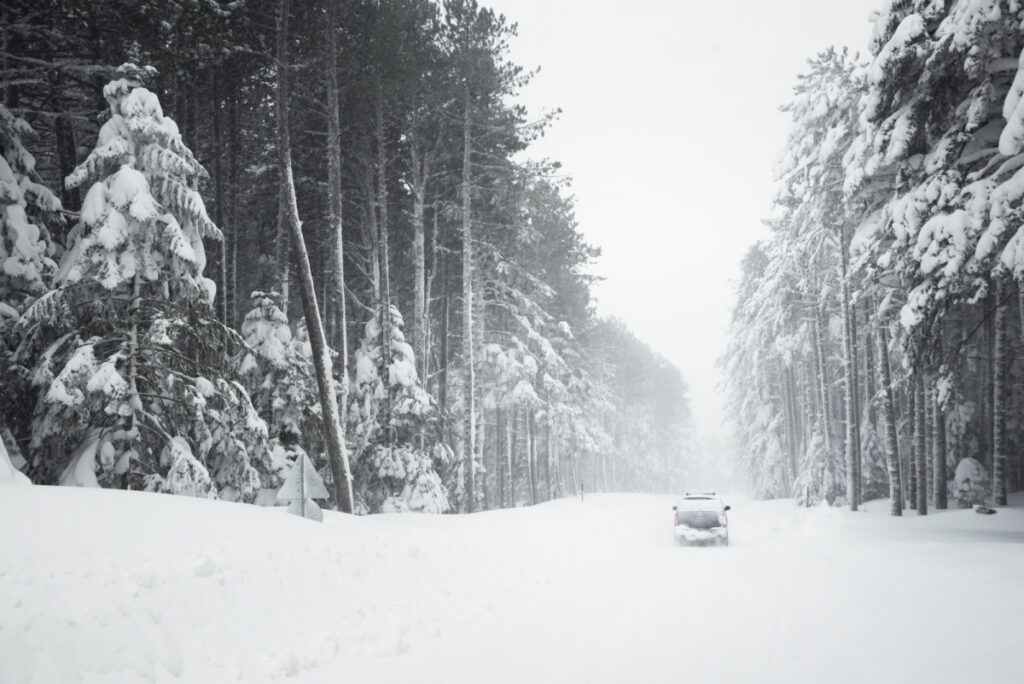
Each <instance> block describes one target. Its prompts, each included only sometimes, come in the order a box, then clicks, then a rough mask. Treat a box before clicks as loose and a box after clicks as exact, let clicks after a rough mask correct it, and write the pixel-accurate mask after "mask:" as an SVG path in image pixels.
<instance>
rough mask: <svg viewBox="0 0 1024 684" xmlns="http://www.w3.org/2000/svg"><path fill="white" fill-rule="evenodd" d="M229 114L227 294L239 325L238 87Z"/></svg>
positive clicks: (231, 316) (232, 317) (234, 323)
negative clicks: (229, 193)
mask: <svg viewBox="0 0 1024 684" xmlns="http://www.w3.org/2000/svg"><path fill="white" fill-rule="evenodd" d="M229 114H230V117H231V127H230V130H229V131H228V147H229V148H230V149H228V178H229V180H228V183H229V185H230V187H231V226H230V230H229V231H227V232H226V233H225V234H224V239H225V240H226V241H227V242H229V243H230V245H231V248H230V250H229V251H228V290H229V291H228V292H227V293H225V296H226V297H227V298H228V320H229V321H230V323H229V324H230V325H231V326H232V327H237V326H238V229H239V225H238V208H239V205H240V204H241V202H239V201H238V195H239V193H240V191H241V188H239V178H238V166H239V165H238V148H239V144H240V143H239V141H238V127H239V125H240V124H239V121H238V89H237V88H235V89H233V90H232V93H231V100H230V104H229Z"/></svg>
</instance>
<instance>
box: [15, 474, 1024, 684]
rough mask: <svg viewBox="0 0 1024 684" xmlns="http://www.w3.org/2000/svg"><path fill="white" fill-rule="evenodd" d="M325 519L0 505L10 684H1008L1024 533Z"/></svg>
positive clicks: (903, 525) (127, 501)
mask: <svg viewBox="0 0 1024 684" xmlns="http://www.w3.org/2000/svg"><path fill="white" fill-rule="evenodd" d="M1015 501H1016V503H1017V504H1018V506H1016V507H1014V508H1011V509H1007V510H1002V511H1000V513H999V514H998V515H995V516H980V515H976V514H974V513H972V512H970V511H949V512H942V513H938V514H933V515H930V516H928V517H927V518H917V517H915V516H914V515H913V514H910V515H909V516H908V517H906V518H903V519H900V520H893V519H890V518H888V517H887V516H886V515H885V503H884V502H875V503H871V504H869V505H868V511H867V512H865V513H858V514H851V513H848V512H844V511H838V510H829V509H812V510H804V509H799V508H796V507H795V506H794V505H793V504H792V502H790V501H774V502H751V501H746V500H729V501H728V503H730V504H732V506H733V510H732V512H731V513H730V521H731V527H732V532H731V541H732V545H731V546H730V547H729V548H714V547H706V548H705V547H701V548H679V547H677V546H675V545H674V543H673V541H672V538H671V529H670V528H671V518H672V511H671V505H672V499H671V498H668V497H657V496H644V495H629V494H617V495H598V496H588V497H587V500H586V502H585V503H580V502H579V501H578V500H563V501H558V502H554V503H550V504H544V505H541V506H537V507H534V508H529V509H519V510H514V511H496V512H489V513H482V514H477V515H472V516H374V517H371V518H351V517H345V516H338V515H333V514H327V520H326V523H325V524H323V525H317V524H315V523H312V522H308V521H303V520H300V519H298V518H294V517H290V516H286V515H283V514H282V511H281V510H279V509H278V510H268V509H259V508H256V507H251V506H240V505H234V504H224V503H220V502H212V501H198V500H192V499H184V498H178V497H169V496H162V495H149V494H140V493H129V492H111V491H95V490H76V489H67V488H61V489H58V488H43V487H17V488H15V487H3V488H2V489H0V519H2V520H3V521H4V522H3V524H2V526H0V664H2V665H0V683H2V684H22V683H27V682H76V681H87V682H136V681H139V682H143V681H157V682H167V681H190V682H221V681H245V682H261V681H273V680H277V679H279V678H283V679H287V678H289V677H293V678H294V679H293V681H302V682H336V681H340V680H345V681H358V682H378V681H379V682H392V681H394V682H483V681H487V682H526V681H536V682H568V681H571V682H625V681H630V682H669V681H671V682H678V681H715V682H787V683H788V682H815V683H818V682H823V681H827V682H857V683H858V684H863V683H864V682H886V683H890V682H929V683H933V682H962V681H973V680H990V681H991V680H993V678H995V681H1014V680H1015V677H1016V676H1017V675H1019V672H1020V666H1019V657H1020V653H1019V647H1020V645H1021V643H1024V642H1022V641H1021V638H1022V637H1021V635H1024V509H1022V508H1021V507H1020V505H1019V504H1020V503H1022V502H1021V501H1020V500H1019V499H1017V500H1015Z"/></svg>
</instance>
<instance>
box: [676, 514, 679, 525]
mask: <svg viewBox="0 0 1024 684" xmlns="http://www.w3.org/2000/svg"><path fill="white" fill-rule="evenodd" d="M675 523H676V525H678V524H679V514H678V513H676V514H675Z"/></svg>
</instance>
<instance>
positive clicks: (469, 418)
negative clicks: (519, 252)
mask: <svg viewBox="0 0 1024 684" xmlns="http://www.w3.org/2000/svg"><path fill="white" fill-rule="evenodd" d="M464 105H465V112H464V120H463V131H462V135H463V149H462V364H463V366H464V369H463V370H464V373H465V382H464V383H463V410H464V411H465V416H464V427H463V432H464V435H465V440H466V451H465V454H464V457H465V459H466V472H465V475H466V497H467V510H468V511H469V512H470V513H472V512H473V509H474V507H475V503H476V500H475V498H474V484H475V482H474V481H475V479H476V473H475V472H474V467H473V466H474V459H475V458H476V403H475V401H476V397H475V396H474V395H475V389H476V388H475V384H476V378H475V375H474V373H475V369H474V368H473V223H472V221H471V218H470V210H471V209H472V199H471V198H472V191H471V183H472V167H471V165H470V164H471V159H470V155H471V149H472V147H471V146H472V142H473V139H472V134H471V132H470V124H471V121H472V119H471V116H472V113H471V103H470V97H469V84H466V86H465V90H464Z"/></svg>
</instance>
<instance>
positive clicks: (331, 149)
mask: <svg viewBox="0 0 1024 684" xmlns="http://www.w3.org/2000/svg"><path fill="white" fill-rule="evenodd" d="M332 7H333V6H332V5H330V4H328V9H327V17H326V22H325V29H324V31H325V33H326V38H327V55H326V61H327V109H328V112H327V185H328V188H327V196H328V203H329V208H330V225H331V234H332V237H333V240H332V241H331V275H332V276H333V278H331V282H330V290H329V292H330V293H331V295H332V296H331V297H329V300H331V301H332V302H333V312H334V330H335V333H334V335H335V346H336V348H337V351H338V353H339V355H340V357H341V371H340V372H339V373H338V375H339V377H340V387H339V394H340V404H341V412H342V413H341V420H340V421H339V428H340V440H339V441H340V443H341V449H342V450H343V451H345V450H346V449H347V446H346V443H345V412H346V410H347V408H348V311H347V305H346V297H345V241H344V231H343V230H342V229H343V224H342V209H343V205H342V200H343V198H342V190H341V110H340V103H339V99H340V98H339V92H338V91H339V84H338V48H337V44H336V42H335V34H334V33H335V29H334V13H333V9H332ZM325 280H326V279H325ZM343 461H344V462H347V461H348V455H347V453H346V454H345V458H344V459H343Z"/></svg>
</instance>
